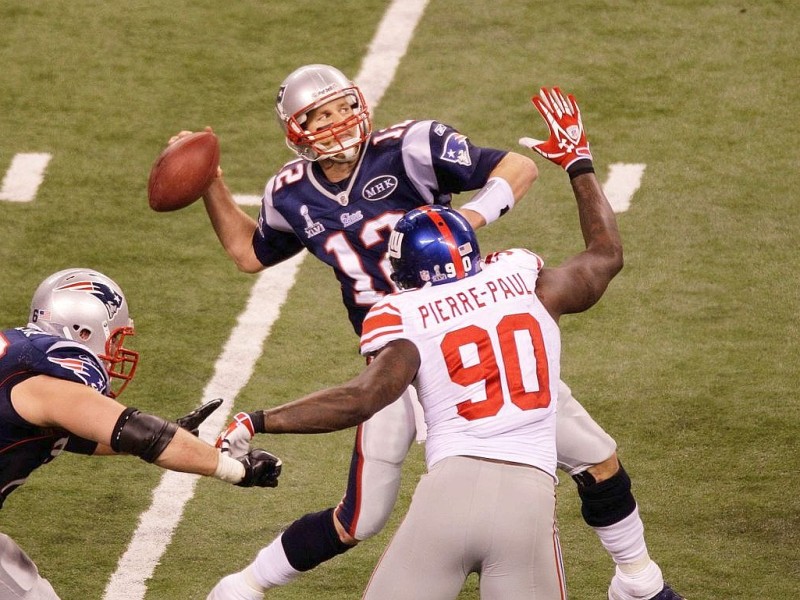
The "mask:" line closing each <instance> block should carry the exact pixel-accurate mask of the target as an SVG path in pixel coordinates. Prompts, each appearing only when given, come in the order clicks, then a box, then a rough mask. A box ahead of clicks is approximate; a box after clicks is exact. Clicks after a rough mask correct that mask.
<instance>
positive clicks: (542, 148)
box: [519, 87, 592, 171]
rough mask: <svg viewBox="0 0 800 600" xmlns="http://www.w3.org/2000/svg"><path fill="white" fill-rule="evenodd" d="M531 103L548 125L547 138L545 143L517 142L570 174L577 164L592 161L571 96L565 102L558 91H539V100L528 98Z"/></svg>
mask: <svg viewBox="0 0 800 600" xmlns="http://www.w3.org/2000/svg"><path fill="white" fill-rule="evenodd" d="M531 102H533V105H534V106H535V107H536V110H538V111H539V112H540V113H541V115H542V117H544V120H545V121H546V122H547V127H548V128H549V129H550V137H549V138H548V139H547V140H546V141H543V140H536V139H533V138H529V137H523V138H520V140H519V143H520V144H521V145H523V146H525V147H526V148H530V149H531V150H534V151H535V152H538V153H539V154H541V155H542V156H544V157H545V158H546V159H547V160H549V161H551V162H554V163H555V164H557V165H559V166H560V167H562V168H563V169H564V170H565V171H569V170H570V167H572V166H573V165H575V163H576V162H577V161H579V160H589V161H591V160H592V153H591V152H590V150H589V142H587V141H586V132H585V131H584V130H583V122H582V121H581V110H580V109H579V108H578V104H577V103H576V102H575V97H574V96H573V95H572V94H569V95H568V96H567V97H566V98H565V97H564V94H563V93H562V92H561V90H560V89H558V88H557V87H554V88H553V89H552V90H548V89H547V88H542V89H541V90H539V95H538V96H534V97H533V98H531ZM576 166H578V165H576ZM580 166H585V167H587V168H591V166H592V165H591V162H589V163H582V165H580Z"/></svg>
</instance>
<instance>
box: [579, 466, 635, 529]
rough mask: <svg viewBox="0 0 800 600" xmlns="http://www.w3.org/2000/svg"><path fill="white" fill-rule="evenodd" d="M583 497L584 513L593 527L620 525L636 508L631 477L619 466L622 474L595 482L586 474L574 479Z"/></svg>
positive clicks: (618, 472)
mask: <svg viewBox="0 0 800 600" xmlns="http://www.w3.org/2000/svg"><path fill="white" fill-rule="evenodd" d="M573 479H574V480H575V482H576V483H577V484H578V495H579V496H580V497H581V514H582V515H583V519H584V521H586V523H588V524H589V525H590V526H591V527H608V526H609V525H613V524H614V523H619V522H620V521H622V519H624V518H625V517H627V516H628V515H630V514H631V513H632V512H633V511H634V510H635V509H636V500H635V499H634V497H633V493H632V492H631V478H630V477H628V474H627V473H626V472H625V469H624V468H623V467H622V465H621V464H620V466H619V471H617V472H616V473H614V475H613V476H612V477H610V478H608V479H606V480H605V481H601V482H600V483H596V482H595V481H594V477H592V475H591V474H590V473H588V472H587V471H584V472H583V473H579V474H578V475H575V476H574V477H573Z"/></svg>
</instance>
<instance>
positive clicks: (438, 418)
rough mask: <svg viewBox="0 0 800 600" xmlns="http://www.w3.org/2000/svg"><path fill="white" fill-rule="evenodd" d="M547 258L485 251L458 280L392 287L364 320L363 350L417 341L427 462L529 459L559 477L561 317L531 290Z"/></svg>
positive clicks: (518, 252)
mask: <svg viewBox="0 0 800 600" xmlns="http://www.w3.org/2000/svg"><path fill="white" fill-rule="evenodd" d="M543 265H544V263H543V261H542V259H541V258H540V257H539V256H537V255H536V254H533V253H532V252H529V251H527V250H522V249H514V250H507V251H504V252H499V253H495V254H492V255H490V256H488V257H487V259H486V261H485V264H484V267H483V270H482V271H481V272H480V273H477V274H476V275H473V276H471V277H467V278H465V279H462V280H460V281H454V282H451V283H447V284H444V285H439V286H427V287H424V288H420V289H416V290H410V291H407V292H401V293H396V294H391V295H389V296H387V297H385V298H384V299H382V300H381V301H379V302H378V303H377V304H375V305H374V306H373V307H372V308H371V309H370V311H369V314H368V315H367V317H366V319H365V320H364V330H363V333H362V336H361V353H362V354H369V353H371V352H375V351H376V350H379V349H380V348H382V347H383V346H385V345H386V344H388V343H389V342H390V341H392V340H396V339H405V340H409V341H411V342H412V343H414V344H415V345H416V347H417V349H418V351H419V355H420V367H419V371H418V372H417V377H416V379H415V381H414V385H415V387H416V388H417V391H418V394H419V398H420V402H421V404H422V406H423V409H424V411H425V422H426V424H427V426H428V439H427V441H426V459H427V464H428V468H429V469H430V468H431V467H433V465H435V464H436V463H437V462H438V461H440V460H442V459H443V458H445V457H448V456H459V455H460V456H480V457H484V458H493V459H499V460H507V461H513V462H517V463H522V464H528V465H532V466H535V467H538V468H539V469H541V470H543V471H545V472H546V473H549V474H551V475H552V476H553V477H555V470H556V443H555V412H556V397H557V395H558V385H559V379H560V368H561V366H560V365H561V363H560V354H561V336H560V333H559V330H558V325H557V324H556V322H555V321H554V320H553V318H552V317H551V316H550V314H549V313H548V312H547V310H546V309H545V308H544V306H543V305H542V303H541V302H540V301H539V299H538V297H537V296H536V294H535V293H534V290H535V287H536V280H537V278H538V275H539V271H540V270H541V268H542V266H543Z"/></svg>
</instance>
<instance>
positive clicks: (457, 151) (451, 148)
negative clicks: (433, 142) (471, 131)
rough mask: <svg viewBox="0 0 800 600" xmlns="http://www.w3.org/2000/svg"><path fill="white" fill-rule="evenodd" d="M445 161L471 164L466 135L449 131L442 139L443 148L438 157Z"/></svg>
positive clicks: (467, 165)
mask: <svg viewBox="0 0 800 600" xmlns="http://www.w3.org/2000/svg"><path fill="white" fill-rule="evenodd" d="M439 158H441V159H442V160H446V161H447V162H451V163H456V164H458V165H463V166H465V167H469V166H471V165H472V158H470V156H469V146H468V145H467V136H465V135H463V134H461V133H451V134H450V135H448V136H447V139H446V140H445V141H444V149H443V150H442V155H441V156H440V157H439Z"/></svg>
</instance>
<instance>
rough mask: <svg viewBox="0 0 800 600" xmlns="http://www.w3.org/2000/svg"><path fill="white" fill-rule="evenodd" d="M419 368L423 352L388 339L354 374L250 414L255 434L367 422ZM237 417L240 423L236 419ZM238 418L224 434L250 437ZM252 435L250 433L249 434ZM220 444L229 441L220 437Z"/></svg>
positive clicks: (325, 429)
mask: <svg viewBox="0 0 800 600" xmlns="http://www.w3.org/2000/svg"><path fill="white" fill-rule="evenodd" d="M418 368H419V352H418V350H417V348H416V346H415V345H414V344H412V343H411V342H409V341H408V340H395V341H392V342H389V343H388V344H387V345H386V346H385V347H384V348H383V349H382V350H381V351H380V352H379V353H378V354H377V355H376V356H375V358H374V360H373V361H372V362H370V364H369V365H368V366H367V367H366V368H365V369H364V370H363V371H362V372H361V373H360V374H359V375H357V376H356V377H354V378H353V379H351V380H350V381H348V382H347V383H343V384H342V385H338V386H335V387H331V388H328V389H325V390H321V391H318V392H314V393H313V394H309V395H308V396H305V397H303V398H301V399H299V400H295V401H293V402H289V403H287V404H283V405H281V406H278V407H275V408H271V409H268V410H259V411H255V412H252V413H242V414H247V415H249V421H248V425H249V424H252V426H253V430H254V431H253V432H254V433H328V432H330V431H338V430H340V429H347V428H348V427H353V426H355V425H358V424H359V423H363V422H364V421H366V420H367V419H369V418H370V417H371V416H372V415H374V414H375V413H376V412H378V411H379V410H381V409H382V408H384V407H386V406H389V404H391V403H392V402H394V401H395V400H396V399H397V398H399V397H400V395H401V394H402V392H403V391H404V390H405V389H406V388H407V387H408V386H409V385H411V382H412V381H413V379H414V376H415V375H416V373H417V369H418ZM237 421H238V422H237ZM248 425H244V424H243V423H242V420H241V419H237V420H236V421H234V422H233V423H231V425H230V426H229V427H228V429H227V430H226V431H225V432H223V434H221V436H220V437H221V438H223V439H224V436H225V435H226V434H227V435H233V436H235V437H236V438H237V439H239V438H244V437H247V436H248V435H249V432H248ZM251 437H252V436H251ZM218 443H219V444H220V445H223V444H224V443H225V442H224V441H220V440H218Z"/></svg>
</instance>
